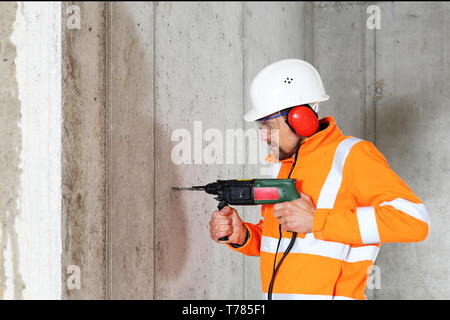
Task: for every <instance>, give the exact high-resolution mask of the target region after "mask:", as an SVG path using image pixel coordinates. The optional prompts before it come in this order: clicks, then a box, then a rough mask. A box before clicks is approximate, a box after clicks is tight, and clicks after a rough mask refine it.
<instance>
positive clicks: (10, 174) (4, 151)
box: [0, 2, 23, 299]
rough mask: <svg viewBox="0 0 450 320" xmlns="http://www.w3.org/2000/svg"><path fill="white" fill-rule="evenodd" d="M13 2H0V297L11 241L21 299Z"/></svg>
mask: <svg viewBox="0 0 450 320" xmlns="http://www.w3.org/2000/svg"><path fill="white" fill-rule="evenodd" d="M16 9H17V4H16V3H13V2H11V3H0V12H1V19H0V83H1V85H0V181H1V183H0V299H4V298H5V290H6V281H7V280H8V279H7V276H6V272H7V271H6V270H5V269H6V263H5V259H6V247H7V245H8V241H9V242H10V243H11V242H12V244H13V246H12V257H11V263H12V267H13V270H14V271H13V277H14V279H13V281H14V283H15V284H17V286H16V285H14V288H15V290H14V296H13V297H14V298H16V299H20V298H22V292H23V283H22V279H21V275H20V273H19V272H18V269H19V265H18V263H19V261H18V247H17V233H16V231H15V220H16V217H17V215H19V214H20V209H19V208H18V207H17V202H18V199H19V197H20V174H21V169H20V167H19V165H20V152H21V148H22V139H21V138H22V137H21V130H20V127H19V123H20V118H21V115H20V101H19V98H18V88H17V80H16V68H15V64H14V59H15V58H16V48H15V46H14V44H13V43H12V42H11V40H10V37H11V35H12V33H13V24H14V21H15V18H16Z"/></svg>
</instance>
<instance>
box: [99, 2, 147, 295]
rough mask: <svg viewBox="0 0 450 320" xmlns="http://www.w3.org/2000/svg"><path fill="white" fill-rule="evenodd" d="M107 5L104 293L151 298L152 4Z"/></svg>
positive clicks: (118, 3) (126, 3)
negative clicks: (106, 288) (106, 223)
mask: <svg viewBox="0 0 450 320" xmlns="http://www.w3.org/2000/svg"><path fill="white" fill-rule="evenodd" d="M107 9H108V25H109V28H108V34H109V36H108V43H109V45H108V51H109V56H108V66H109V69H108V88H109V89H108V102H107V106H108V115H107V131H108V148H107V149H108V154H107V158H108V161H107V162H108V180H107V185H108V195H109V197H108V212H109V225H108V248H109V249H108V253H109V259H108V265H109V268H108V270H109V272H108V281H107V282H108V286H109V290H108V296H109V297H110V298H112V299H152V298H153V288H154V280H153V278H154V272H153V268H154V258H153V250H154V247H153V237H154V226H153V219H154V193H155V191H154V186H155V183H154V181H155V175H154V165H155V153H154V151H155V150H154V137H153V134H154V126H155V125H154V122H155V121H154V120H155V119H154V82H153V75H154V67H153V60H154V57H153V48H154V43H153V32H154V30H153V28H154V24H153V14H154V13H153V4H152V3H146V2H140V3H130V2H123V3H120V2H117V3H114V4H112V3H109V4H108V5H107Z"/></svg>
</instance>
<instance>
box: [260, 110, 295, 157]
mask: <svg viewBox="0 0 450 320" xmlns="http://www.w3.org/2000/svg"><path fill="white" fill-rule="evenodd" d="M257 124H258V126H259V128H260V129H261V139H262V141H265V142H266V143H267V144H268V145H269V146H270V148H271V150H272V152H273V153H274V155H275V157H276V158H277V159H278V160H284V159H288V158H290V157H291V156H292V155H293V154H294V153H295V152H296V151H297V147H298V145H299V143H300V142H301V141H302V140H303V139H302V137H300V136H298V135H296V134H295V133H294V132H292V130H291V129H290V128H289V126H288V125H287V124H286V122H285V118H284V117H283V116H280V117H276V118H273V119H269V120H265V121H257Z"/></svg>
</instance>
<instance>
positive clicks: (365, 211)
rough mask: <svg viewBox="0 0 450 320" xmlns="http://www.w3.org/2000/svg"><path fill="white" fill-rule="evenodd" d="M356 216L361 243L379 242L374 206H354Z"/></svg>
mask: <svg viewBox="0 0 450 320" xmlns="http://www.w3.org/2000/svg"><path fill="white" fill-rule="evenodd" d="M356 217H357V218H358V225H359V233H360V235H361V239H362V243H363V244H369V243H380V235H379V234H378V226H377V219H376V216H375V208H374V207H358V208H356Z"/></svg>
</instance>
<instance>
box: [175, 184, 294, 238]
mask: <svg viewBox="0 0 450 320" xmlns="http://www.w3.org/2000/svg"><path fill="white" fill-rule="evenodd" d="M295 183H296V179H242V180H217V182H213V183H209V184H207V185H205V186H193V187H189V188H175V187H172V189H173V190H175V191H185V190H193V191H205V192H206V193H209V194H214V195H217V197H215V198H214V199H216V200H217V201H219V205H218V206H217V209H219V210H221V209H222V208H223V207H225V206H227V205H229V204H231V205H239V206H252V205H259V204H274V203H280V202H286V201H293V200H296V199H298V198H300V195H299V193H298V191H297V188H296V187H295ZM227 240H228V236H226V237H222V238H220V239H219V241H227Z"/></svg>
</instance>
